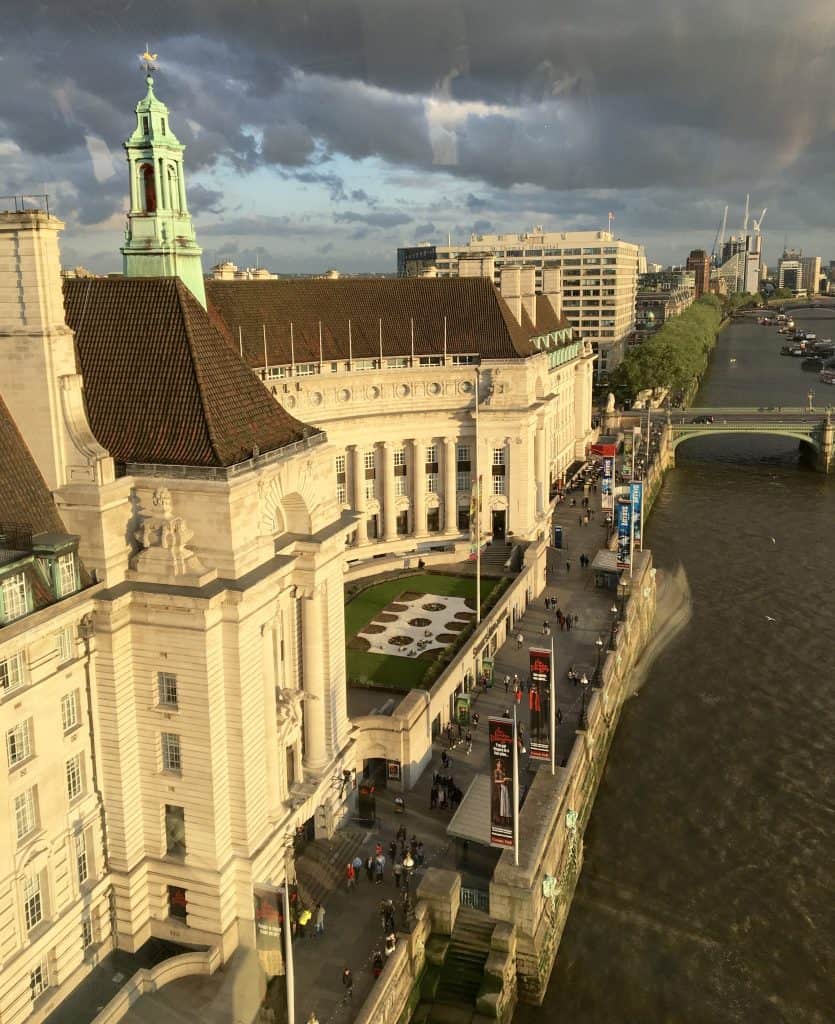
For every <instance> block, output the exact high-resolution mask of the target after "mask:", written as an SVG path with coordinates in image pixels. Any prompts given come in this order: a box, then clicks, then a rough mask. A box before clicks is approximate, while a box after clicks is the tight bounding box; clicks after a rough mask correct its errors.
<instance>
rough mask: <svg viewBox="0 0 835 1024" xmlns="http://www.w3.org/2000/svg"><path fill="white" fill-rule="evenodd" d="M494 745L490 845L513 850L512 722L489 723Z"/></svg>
mask: <svg viewBox="0 0 835 1024" xmlns="http://www.w3.org/2000/svg"><path fill="white" fill-rule="evenodd" d="M487 728H488V737H489V743H490V845H491V846H502V847H506V846H511V847H512V846H513V744H514V743H515V742H516V736H515V735H514V728H513V720H512V719H511V718H489V719H488V720H487Z"/></svg>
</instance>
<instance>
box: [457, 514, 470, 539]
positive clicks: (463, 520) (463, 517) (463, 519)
mask: <svg viewBox="0 0 835 1024" xmlns="http://www.w3.org/2000/svg"><path fill="white" fill-rule="evenodd" d="M469 528H470V510H469V509H468V508H459V509H458V529H459V530H461V532H462V533H463V532H465V531H466V530H469Z"/></svg>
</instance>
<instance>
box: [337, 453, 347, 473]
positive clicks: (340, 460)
mask: <svg viewBox="0 0 835 1024" xmlns="http://www.w3.org/2000/svg"><path fill="white" fill-rule="evenodd" d="M336 472H337V473H344V472H345V456H344V455H337V456H336Z"/></svg>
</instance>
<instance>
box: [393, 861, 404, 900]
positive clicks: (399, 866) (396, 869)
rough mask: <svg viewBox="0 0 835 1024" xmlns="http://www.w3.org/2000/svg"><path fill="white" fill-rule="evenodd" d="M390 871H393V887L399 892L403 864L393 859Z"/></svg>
mask: <svg viewBox="0 0 835 1024" xmlns="http://www.w3.org/2000/svg"><path fill="white" fill-rule="evenodd" d="M392 871H393V873H394V887H395V889H397V891H398V892H400V877H401V875H402V874H403V865H402V864H401V863H400V862H399V861H395V864H394V867H393V868H392Z"/></svg>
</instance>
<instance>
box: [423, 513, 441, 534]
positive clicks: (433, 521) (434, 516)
mask: <svg viewBox="0 0 835 1024" xmlns="http://www.w3.org/2000/svg"><path fill="white" fill-rule="evenodd" d="M426 529H427V530H428V531H429V532H430V533H439V532H440V529H441V515H440V512H439V511H438V509H436V508H430V509H429V511H428V512H427V513H426Z"/></svg>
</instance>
